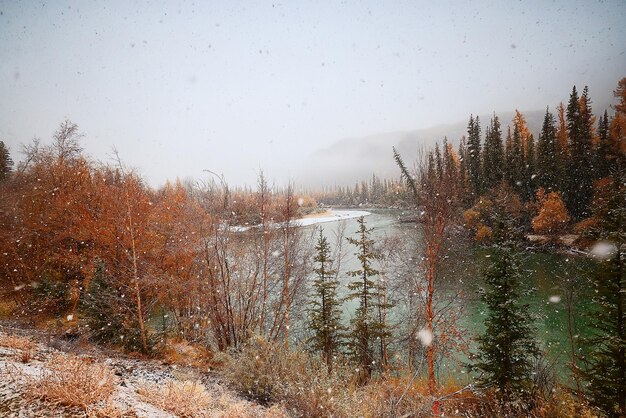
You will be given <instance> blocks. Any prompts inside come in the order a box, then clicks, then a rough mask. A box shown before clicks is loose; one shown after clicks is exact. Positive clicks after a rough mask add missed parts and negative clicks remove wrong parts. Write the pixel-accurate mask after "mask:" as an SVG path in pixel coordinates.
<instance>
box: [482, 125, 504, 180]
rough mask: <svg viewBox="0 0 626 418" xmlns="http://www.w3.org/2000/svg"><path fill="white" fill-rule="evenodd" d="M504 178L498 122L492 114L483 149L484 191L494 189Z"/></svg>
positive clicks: (502, 152) (500, 134) (502, 153)
mask: <svg viewBox="0 0 626 418" xmlns="http://www.w3.org/2000/svg"><path fill="white" fill-rule="evenodd" d="M503 178H504V149H503V146H502V130H501V129H500V120H499V119H498V117H497V116H496V115H495V114H494V115H493V118H492V119H491V124H490V125H489V127H488V128H487V130H486V133H485V146H484V149H483V179H484V183H485V189H487V190H490V189H492V188H493V187H496V186H497V185H498V184H500V182H501V181H502V180H503Z"/></svg>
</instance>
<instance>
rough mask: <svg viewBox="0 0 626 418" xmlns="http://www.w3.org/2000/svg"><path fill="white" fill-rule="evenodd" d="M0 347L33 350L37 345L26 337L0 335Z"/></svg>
mask: <svg viewBox="0 0 626 418" xmlns="http://www.w3.org/2000/svg"><path fill="white" fill-rule="evenodd" d="M0 347H6V348H11V349H14V350H34V349H35V348H37V344H36V343H35V342H34V341H33V340H31V339H30V338H28V337H22V336H19V335H13V334H4V333H3V334H0Z"/></svg>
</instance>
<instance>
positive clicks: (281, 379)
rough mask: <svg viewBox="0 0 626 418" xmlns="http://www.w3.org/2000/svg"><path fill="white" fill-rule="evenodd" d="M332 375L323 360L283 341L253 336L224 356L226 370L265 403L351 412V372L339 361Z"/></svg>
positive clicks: (306, 411)
mask: <svg viewBox="0 0 626 418" xmlns="http://www.w3.org/2000/svg"><path fill="white" fill-rule="evenodd" d="M335 368H336V369H337V370H335V371H334V372H333V373H332V374H331V375H329V374H328V371H327V369H326V365H325V364H324V363H323V362H322V361H321V360H320V359H316V358H313V357H311V356H309V355H308V354H307V353H304V352H302V351H290V350H287V349H285V347H284V346H283V345H282V344H280V343H272V342H268V341H266V340H265V339H263V338H261V337H254V338H252V339H251V340H250V341H249V342H248V343H247V344H246V345H245V346H244V347H243V348H242V349H241V350H240V351H239V352H237V353H231V354H229V355H228V356H227V358H226V359H225V360H224V366H223V373H224V376H225V377H226V379H227V380H228V381H229V382H230V383H231V385H232V386H233V387H234V388H236V389H237V390H238V391H239V392H241V393H242V394H244V395H245V396H247V397H249V398H251V399H254V400H256V401H258V402H261V403H263V404H270V403H280V404H283V405H284V406H285V407H286V408H287V409H288V410H294V411H297V414H301V415H303V416H309V417H325V416H348V409H347V405H348V403H349V402H348V398H349V391H348V387H349V384H348V381H347V380H345V378H342V377H341V376H344V377H345V376H350V375H351V373H350V372H349V371H347V370H344V369H342V366H341V365H336V367H335Z"/></svg>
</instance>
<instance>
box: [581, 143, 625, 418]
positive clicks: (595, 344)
mask: <svg viewBox="0 0 626 418" xmlns="http://www.w3.org/2000/svg"><path fill="white" fill-rule="evenodd" d="M624 162H625V159H624V157H623V155H622V157H621V158H620V159H619V160H618V161H617V162H616V169H615V171H614V172H613V173H612V176H613V177H612V178H608V179H607V180H608V181H606V182H603V183H604V187H599V188H598V190H597V191H596V196H595V197H594V202H593V212H594V218H595V219H596V221H597V227H596V231H595V232H596V236H597V238H599V239H601V240H602V242H601V243H600V244H599V246H598V247H596V248H598V251H593V252H594V253H595V254H594V255H595V256H596V257H598V258H599V259H600V260H599V265H598V267H597V268H596V270H595V273H594V275H593V277H592V288H593V290H594V292H593V293H592V301H593V307H594V309H593V310H592V311H591V312H589V314H588V324H589V326H590V327H591V328H592V332H591V333H590V335H589V336H588V337H587V338H584V339H583V340H582V344H581V345H582V348H583V356H581V358H580V359H579V360H580V365H581V368H580V369H579V370H578V372H580V374H581V376H582V378H583V379H584V380H585V381H586V382H587V386H586V392H587V395H588V398H589V401H590V402H591V403H592V404H594V405H595V406H597V407H599V408H600V409H602V410H603V411H604V412H605V413H606V414H607V415H608V416H610V417H623V416H626V266H625V262H624V261H625V259H626V254H625V252H624V244H625V243H626V223H625V220H626V183H625V182H626V171H625V170H626V168H625V166H624Z"/></svg>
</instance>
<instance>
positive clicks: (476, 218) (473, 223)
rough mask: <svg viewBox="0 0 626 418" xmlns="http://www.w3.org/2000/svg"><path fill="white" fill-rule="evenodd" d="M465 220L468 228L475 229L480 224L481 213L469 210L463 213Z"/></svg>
mask: <svg viewBox="0 0 626 418" xmlns="http://www.w3.org/2000/svg"><path fill="white" fill-rule="evenodd" d="M463 219H464V220H465V225H466V226H467V227H468V228H472V229H474V228H476V227H477V225H479V224H480V213H479V212H477V211H475V210H473V209H468V210H466V211H465V212H463Z"/></svg>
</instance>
